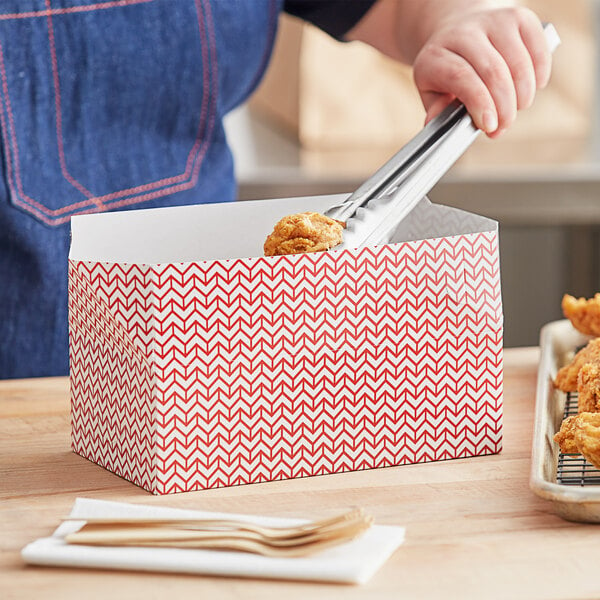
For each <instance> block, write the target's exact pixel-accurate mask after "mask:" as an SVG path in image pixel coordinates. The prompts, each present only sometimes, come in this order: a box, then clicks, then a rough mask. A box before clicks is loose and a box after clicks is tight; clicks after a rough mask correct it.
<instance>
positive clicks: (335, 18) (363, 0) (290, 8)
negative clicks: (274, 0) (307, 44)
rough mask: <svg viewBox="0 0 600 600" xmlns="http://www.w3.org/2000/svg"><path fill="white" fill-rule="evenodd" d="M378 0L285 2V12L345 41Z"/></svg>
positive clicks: (299, 0) (286, 0)
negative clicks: (345, 36) (346, 36)
mask: <svg viewBox="0 0 600 600" xmlns="http://www.w3.org/2000/svg"><path fill="white" fill-rule="evenodd" d="M375 1H376V0H284V3H283V10H284V11H285V12H287V13H289V14H290V15H294V16H295V17H300V18H301V19H304V20H305V21H309V22H310V23H312V24H313V25H316V26H317V27H318V28H319V29H322V30H323V31H325V32H326V33H328V34H329V35H331V36H332V37H334V38H336V39H338V40H343V39H344V35H345V34H346V33H348V31H350V30H351V29H352V27H354V25H356V24H357V23H358V22H359V21H360V20H361V18H362V17H363V16H364V15H365V14H366V12H367V11H368V10H369V8H371V6H373V4H375Z"/></svg>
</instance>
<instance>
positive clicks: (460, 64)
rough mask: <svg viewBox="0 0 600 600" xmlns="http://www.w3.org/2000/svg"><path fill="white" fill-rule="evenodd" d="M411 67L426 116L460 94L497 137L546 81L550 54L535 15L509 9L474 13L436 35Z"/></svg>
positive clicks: (479, 121) (476, 118)
mask: <svg viewBox="0 0 600 600" xmlns="http://www.w3.org/2000/svg"><path fill="white" fill-rule="evenodd" d="M413 67H414V78H415V83H416V85H417V88H418V89H419V92H420V94H421V98H422V100H423V104H424V106H425V109H426V111H427V119H428V120H430V119H431V118H433V117H434V116H435V115H436V114H438V113H439V112H440V111H441V110H442V109H443V107H444V106H446V104H447V103H448V101H449V99H451V98H454V97H456V98H458V99H459V100H460V101H461V102H463V103H464V104H465V105H466V107H467V109H468V111H469V113H470V114H471V116H472V118H473V121H474V122H475V125H476V126H477V127H479V128H480V129H482V130H483V131H485V132H486V133H487V134H488V135H489V136H490V137H497V136H498V135H500V134H501V133H502V132H503V131H505V130H506V129H507V128H508V127H509V126H510V125H511V124H512V122H513V121H514V120H515V118H516V115H517V110H521V109H525V108H528V107H529V106H531V104H532V102H533V100H534V98H535V94H536V89H538V88H541V87H544V86H545V85H546V84H547V83H548V79H549V77H550V69H551V57H550V52H549V49H548V44H547V42H546V39H545V35H544V32H543V28H542V25H541V23H540V22H539V20H538V18H537V17H536V16H535V14H534V13H533V12H531V11H529V10H528V9H505V10H500V11H488V12H485V13H476V14H474V15H471V16H470V17H469V18H468V19H462V20H461V21H459V22H457V23H455V24H451V25H450V26H447V27H446V28H444V29H443V30H442V31H441V32H438V33H436V34H434V35H433V36H432V37H431V39H430V40H429V41H428V43H427V44H426V45H425V46H424V48H423V49H422V50H421V52H420V53H419V55H418V56H417V58H416V60H415V63H414V65H413Z"/></svg>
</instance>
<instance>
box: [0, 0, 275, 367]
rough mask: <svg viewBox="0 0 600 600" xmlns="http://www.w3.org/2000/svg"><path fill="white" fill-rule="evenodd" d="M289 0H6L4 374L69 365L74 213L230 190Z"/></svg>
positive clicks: (2, 68)
mask: <svg viewBox="0 0 600 600" xmlns="http://www.w3.org/2000/svg"><path fill="white" fill-rule="evenodd" d="M281 3H282V0H114V1H109V0H1V1H0V131H1V147H0V152H1V155H2V176H1V177H0V379H3V378H10V377H30V376H43V375H62V374H66V373H67V372H68V327H67V256H68V250H69V219H70V217H71V216H72V215H78V214H83V213H89V212H98V211H106V210H124V209H133V208H151V207H157V206H165V205H181V204H192V203H193V204H196V203H204V202H223V201H228V200H232V199H233V198H234V196H235V184H234V178H233V163H232V157H231V154H230V151H229V149H228V147H227V143H226V140H225V134H224V131H223V125H222V118H223V116H224V115H225V114H226V113H227V112H228V111H229V110H231V109H232V108H234V107H235V106H237V105H238V104H240V103H241V102H242V101H243V100H244V99H245V98H246V97H247V96H248V95H249V93H250V92H251V91H252V90H253V88H254V87H255V86H256V84H257V83H258V81H259V79H260V77H261V75H262V73H263V71H264V69H265V66H266V64H267V62H268V58H269V56H270V53H271V50H272V44H273V39H274V36H275V30H276V24H277V16H278V13H279V11H280V10H281Z"/></svg>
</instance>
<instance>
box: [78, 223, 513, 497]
mask: <svg viewBox="0 0 600 600" xmlns="http://www.w3.org/2000/svg"><path fill="white" fill-rule="evenodd" d="M69 270H70V274H69V277H70V329H71V379H72V382H71V390H72V391H71V393H72V424H73V434H72V440H73V449H74V450H75V451H76V452H78V453H80V454H82V455H83V456H86V457H88V458H89V459H91V460H93V461H94V462H97V463H98V464H101V465H102V466H105V467H107V468H108V469H110V470H112V471H114V472H115V473H117V474H119V475H121V476H123V477H125V478H127V479H129V480H131V481H133V482H134V483H136V484H138V485H141V486H143V487H144V488H146V489H148V490H151V491H152V492H154V493H170V492H179V491H190V490H195V489H203V488H211V487H218V486H227V485H235V484H242V483H251V482H260V481H269V480H274V479H284V478H292V477H302V476H308V475H317V474H325V473H334V472H340V471H349V470H357V469H367V468H374V467H384V466H391V465H399V464H405V463H412V462H420V461H431V460H441V459H448V458H456V457H466V456H474V455H480V454H489V453H494V452H498V451H499V450H500V448H501V437H502V304H501V295H500V273H499V263H498V247H497V235H496V233H495V232H484V233H477V234H471V235H461V236H455V237H446V238H439V239H429V240H420V241H416V242H405V243H401V244H391V245H386V246H381V247H376V248H362V249H358V250H344V251H339V252H329V253H322V254H303V255H296V256H281V257H269V258H253V259H239V260H222V261H216V260H215V261H205V262H199V263H179V264H163V265H151V266H143V267H140V266H137V265H130V264H127V265H125V264H102V263H86V262H79V261H71V263H70V266H69Z"/></svg>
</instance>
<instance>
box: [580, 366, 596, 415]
mask: <svg viewBox="0 0 600 600" xmlns="http://www.w3.org/2000/svg"><path fill="white" fill-rule="evenodd" d="M577 396H578V397H577V410H578V411H579V412H580V413H583V412H598V411H599V410H600V364H599V363H586V364H585V365H583V366H582V367H581V369H579V375H578V376H577Z"/></svg>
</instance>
